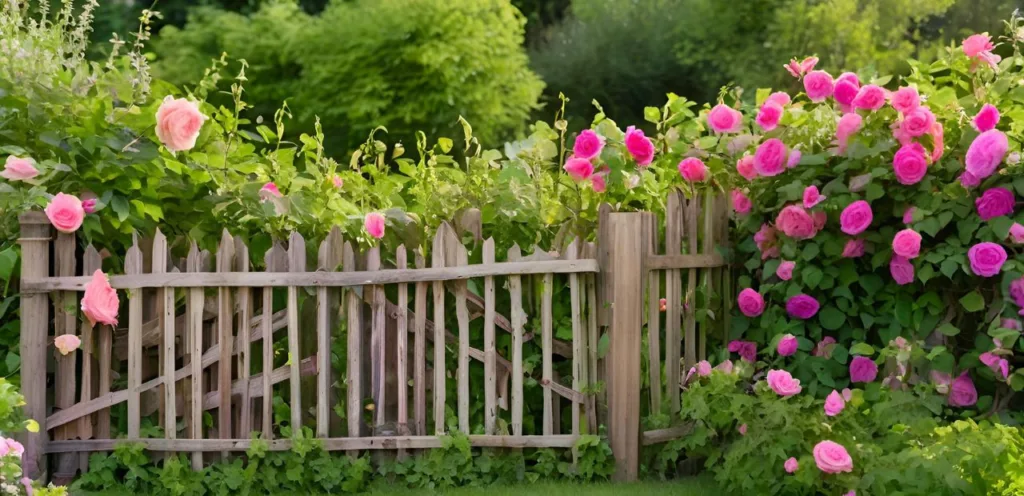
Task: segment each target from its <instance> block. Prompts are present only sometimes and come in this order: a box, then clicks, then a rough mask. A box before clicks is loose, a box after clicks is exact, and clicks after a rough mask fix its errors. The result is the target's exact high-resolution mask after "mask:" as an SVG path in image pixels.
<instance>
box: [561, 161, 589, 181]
mask: <svg viewBox="0 0 1024 496" xmlns="http://www.w3.org/2000/svg"><path fill="white" fill-rule="evenodd" d="M562 168H563V169H565V172H566V173H568V174H569V177H571V178H572V179H573V181H576V182H580V181H586V180H587V179H590V176H592V175H594V164H592V163H590V161H589V160H586V159H582V158H579V157H569V159H568V160H566V161H565V165H564V166H563V167H562Z"/></svg>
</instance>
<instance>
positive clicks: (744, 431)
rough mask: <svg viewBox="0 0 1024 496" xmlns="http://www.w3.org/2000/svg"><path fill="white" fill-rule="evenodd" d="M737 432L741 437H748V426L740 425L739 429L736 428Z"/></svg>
mask: <svg viewBox="0 0 1024 496" xmlns="http://www.w3.org/2000/svg"><path fill="white" fill-rule="evenodd" d="M736 430H737V431H739V433H740V435H741V436H746V435H747V424H742V425H740V426H739V427H737V428H736Z"/></svg>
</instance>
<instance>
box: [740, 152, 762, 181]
mask: <svg viewBox="0 0 1024 496" xmlns="http://www.w3.org/2000/svg"><path fill="white" fill-rule="evenodd" d="M736 172H739V173H740V175H741V176H743V178H744V179H746V180H747V181H753V180H754V178H756V177H757V169H755V168H754V157H753V156H752V155H744V156H743V157H742V158H740V159H739V161H737V162H736Z"/></svg>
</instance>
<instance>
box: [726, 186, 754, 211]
mask: <svg viewBox="0 0 1024 496" xmlns="http://www.w3.org/2000/svg"><path fill="white" fill-rule="evenodd" d="M731 195H732V209H733V210H735V211H736V213H738V214H741V215H746V214H748V213H750V209H751V208H753V207H754V203H753V202H751V201H750V198H747V195H745V194H743V192H742V191H740V190H738V189H734V190H732V192H731Z"/></svg>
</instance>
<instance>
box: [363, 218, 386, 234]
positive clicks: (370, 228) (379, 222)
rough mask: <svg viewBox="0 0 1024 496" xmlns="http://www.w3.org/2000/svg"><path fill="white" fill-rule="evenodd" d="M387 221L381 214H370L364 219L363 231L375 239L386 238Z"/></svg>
mask: <svg viewBox="0 0 1024 496" xmlns="http://www.w3.org/2000/svg"><path fill="white" fill-rule="evenodd" d="M386 220H387V219H385V218H384V214H382V213H380V212H370V213H368V214H366V217H365V218H363V229H365V230H366V233H367V234H369V235H370V236H373V237H374V238H377V239H381V238H383V237H384V224H385V222H386Z"/></svg>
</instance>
